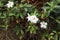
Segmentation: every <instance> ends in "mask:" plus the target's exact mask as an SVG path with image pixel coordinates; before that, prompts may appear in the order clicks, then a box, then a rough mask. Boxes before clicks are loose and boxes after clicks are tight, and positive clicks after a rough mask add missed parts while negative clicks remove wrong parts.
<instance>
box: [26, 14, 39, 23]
mask: <svg viewBox="0 0 60 40" xmlns="http://www.w3.org/2000/svg"><path fill="white" fill-rule="evenodd" d="M27 19H28V21H31V22H32V23H37V21H38V18H37V17H36V15H29V14H28V17H27Z"/></svg>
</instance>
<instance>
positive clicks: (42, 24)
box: [40, 21, 47, 29]
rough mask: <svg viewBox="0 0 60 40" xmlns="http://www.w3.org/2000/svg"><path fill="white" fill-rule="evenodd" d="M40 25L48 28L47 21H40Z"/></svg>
mask: <svg viewBox="0 0 60 40" xmlns="http://www.w3.org/2000/svg"><path fill="white" fill-rule="evenodd" d="M40 27H41V28H44V29H46V28H47V22H44V21H43V22H40Z"/></svg>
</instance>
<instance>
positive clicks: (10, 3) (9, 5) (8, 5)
mask: <svg viewBox="0 0 60 40" xmlns="http://www.w3.org/2000/svg"><path fill="white" fill-rule="evenodd" d="M13 5H14V2H11V1H8V3H7V4H6V6H7V7H8V8H10V7H13Z"/></svg>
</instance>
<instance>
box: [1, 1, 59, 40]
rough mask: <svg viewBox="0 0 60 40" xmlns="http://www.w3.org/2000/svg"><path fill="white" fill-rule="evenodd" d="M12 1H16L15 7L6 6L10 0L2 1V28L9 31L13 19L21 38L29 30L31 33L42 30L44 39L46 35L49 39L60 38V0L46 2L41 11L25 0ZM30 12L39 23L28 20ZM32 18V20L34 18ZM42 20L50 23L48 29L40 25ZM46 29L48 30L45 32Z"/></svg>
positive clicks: (16, 31) (56, 39) (15, 28)
mask: <svg viewBox="0 0 60 40" xmlns="http://www.w3.org/2000/svg"><path fill="white" fill-rule="evenodd" d="M10 1H13V2H14V5H13V7H10V8H8V7H7V6H6V4H7V3H8V0H6V1H4V0H1V1H0V20H1V21H0V22H1V23H0V28H1V27H3V28H5V29H6V31H7V30H8V28H9V27H10V26H12V25H10V23H9V22H10V21H12V20H13V21H15V23H16V25H15V27H14V32H15V34H16V35H17V36H20V39H23V37H24V35H25V33H26V32H29V33H30V35H32V34H37V33H39V32H41V34H39V35H42V34H43V35H42V37H44V39H46V38H45V37H48V40H50V39H53V40H58V34H60V5H58V4H59V2H60V1H59V0H57V1H54V0H53V1H50V2H46V3H44V4H43V7H42V11H39V10H38V9H37V8H36V6H33V5H32V4H28V3H26V2H25V0H21V1H20V3H19V2H18V1H17V0H10ZM57 10H58V11H57ZM41 12H42V13H41ZM28 14H30V15H35V16H36V17H37V18H38V19H39V20H38V21H37V23H31V22H30V21H28V19H27V16H28ZM29 17H30V16H29ZM18 19H19V20H18ZM30 19H31V20H32V18H30ZM33 20H34V19H33ZM42 21H45V22H47V23H48V24H47V28H46V29H44V28H41V27H40V26H41V25H40V22H42ZM12 23H13V22H12ZM55 25H56V26H55ZM50 28H52V29H50ZM56 28H57V29H56ZM45 30H46V32H44V31H45ZM49 30H51V32H50V33H49ZM57 30H59V31H57ZM38 31H39V32H38ZM42 31H43V33H42ZM42 39H43V38H42Z"/></svg>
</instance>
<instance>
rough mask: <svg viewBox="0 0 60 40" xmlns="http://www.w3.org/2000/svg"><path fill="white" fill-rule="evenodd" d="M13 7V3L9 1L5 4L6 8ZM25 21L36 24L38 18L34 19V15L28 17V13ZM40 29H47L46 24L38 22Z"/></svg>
mask: <svg viewBox="0 0 60 40" xmlns="http://www.w3.org/2000/svg"><path fill="white" fill-rule="evenodd" d="M13 5H14V2H11V1H8V3H7V4H6V6H7V7H8V8H10V7H13ZM27 19H28V21H30V22H32V23H37V21H38V18H37V17H36V15H29V13H28V17H27ZM40 27H41V28H47V22H44V21H43V22H40Z"/></svg>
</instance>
